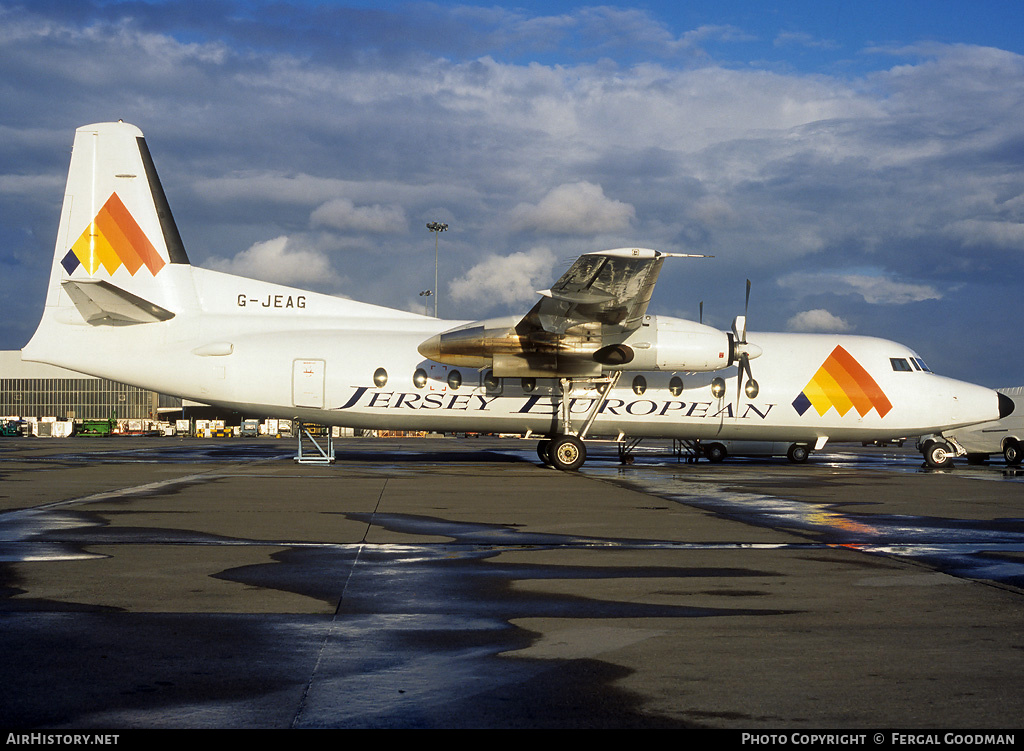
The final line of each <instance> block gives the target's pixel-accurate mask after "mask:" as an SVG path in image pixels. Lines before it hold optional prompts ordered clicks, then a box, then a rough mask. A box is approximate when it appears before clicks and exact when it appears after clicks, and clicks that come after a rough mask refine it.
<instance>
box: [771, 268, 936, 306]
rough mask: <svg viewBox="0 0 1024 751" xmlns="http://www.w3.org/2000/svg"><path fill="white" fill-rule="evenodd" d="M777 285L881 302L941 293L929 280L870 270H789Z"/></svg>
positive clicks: (928, 297) (913, 299)
mask: <svg viewBox="0 0 1024 751" xmlns="http://www.w3.org/2000/svg"><path fill="white" fill-rule="evenodd" d="M779 284H780V286H782V287H784V288H787V289H791V290H796V291H797V292H798V293H801V294H803V295H809V294H820V293H822V292H831V293H833V294H840V295H859V296H860V297H862V298H863V299H864V301H865V302H869V303H872V304H884V305H906V304H907V303H914V302H921V301H923V300H940V299H942V293H941V292H939V291H938V290H937V289H935V287H933V286H932V285H930V284H913V283H910V282H901V281H896V280H894V279H890V278H888V277H886V276H882V275H873V274H856V273H849V274H842V273H820V274H804V273H797V274H789V275H787V276H785V277H783V278H781V279H780V280H779Z"/></svg>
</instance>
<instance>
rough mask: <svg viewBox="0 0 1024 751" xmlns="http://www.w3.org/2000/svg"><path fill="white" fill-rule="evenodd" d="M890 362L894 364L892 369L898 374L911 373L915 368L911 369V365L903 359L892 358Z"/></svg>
mask: <svg viewBox="0 0 1024 751" xmlns="http://www.w3.org/2000/svg"><path fill="white" fill-rule="evenodd" d="M889 362H890V363H892V369H893V370H895V371H897V372H908V373H909V372H911V371H913V368H911V367H910V363H909V362H907V361H906V359H905V358H903V357H890V358H889Z"/></svg>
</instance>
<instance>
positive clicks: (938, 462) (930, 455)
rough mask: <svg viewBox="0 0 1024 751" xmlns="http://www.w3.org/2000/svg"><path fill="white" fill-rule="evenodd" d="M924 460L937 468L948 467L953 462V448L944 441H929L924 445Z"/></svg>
mask: <svg viewBox="0 0 1024 751" xmlns="http://www.w3.org/2000/svg"><path fill="white" fill-rule="evenodd" d="M924 461H925V463H926V464H927V465H928V466H929V467H934V468H935V469H942V468H943V467H948V466H950V465H951V464H952V463H953V449H952V448H950V446H949V444H948V443H945V442H944V441H929V442H928V445H927V446H925V447H924Z"/></svg>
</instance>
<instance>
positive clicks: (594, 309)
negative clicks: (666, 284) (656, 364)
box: [419, 248, 703, 378]
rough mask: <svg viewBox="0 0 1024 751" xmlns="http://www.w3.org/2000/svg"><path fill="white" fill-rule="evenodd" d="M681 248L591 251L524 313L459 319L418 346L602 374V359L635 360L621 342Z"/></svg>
mask: <svg viewBox="0 0 1024 751" xmlns="http://www.w3.org/2000/svg"><path fill="white" fill-rule="evenodd" d="M677 255H680V256H681V255H683V254H680V253H662V252H660V251H657V250H648V249H645V248H619V249H617V250H602V251H598V252H596V253H586V254H584V255H582V256H580V257H579V258H578V259H576V262H575V263H573V265H572V266H571V267H570V268H569V270H568V271H566V272H565V273H564V274H563V275H562V276H561V278H560V279H559V280H558V281H557V282H555V284H554V285H552V287H551V289H548V290H544V291H542V292H540V295H541V299H540V301H539V302H537V304H536V305H534V306H533V308H532V309H531V310H530V312H529V313H527V314H526V315H525V316H524V317H523V318H522V319H516V318H512V319H492V320H487V321H476V322H474V323H471V324H467V325H464V326H460V327H458V328H455V329H452V330H450V331H446V332H443V333H441V334H437V335H435V336H433V337H431V338H430V339H428V340H427V341H425V342H423V343H422V344H420V346H419V351H420V354H422V355H423V356H424V357H427V358H430V359H432V360H435V361H438V362H444V363H447V364H450V365H464V366H470V367H475V368H484V367H493V369H494V374H495V375H496V376H498V377H510V376H522V377H527V376H531V377H549V378H550V377H562V376H592V375H599V374H600V373H601V370H602V366H603V365H611V364H622V363H624V362H628V361H629V360H628V359H624V358H625V357H631V355H627V354H625V353H624V351H623V350H621V349H619V348H617V347H616V344H615V343H616V342H620V341H622V339H624V338H625V337H627V336H628V335H629V334H630V332H632V331H633V330H635V329H637V328H639V327H640V325H641V323H642V322H643V320H644V316H645V314H646V312H647V305H648V304H649V303H650V301H651V294H652V293H653V292H654V283H655V282H656V281H657V279H658V272H660V271H661V266H662V264H663V263H664V262H665V258H667V257H670V256H677ZM696 257H703V256H696Z"/></svg>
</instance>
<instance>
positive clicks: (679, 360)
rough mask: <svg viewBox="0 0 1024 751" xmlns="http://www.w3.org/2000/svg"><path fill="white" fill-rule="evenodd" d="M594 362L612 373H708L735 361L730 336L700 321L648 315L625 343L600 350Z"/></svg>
mask: <svg viewBox="0 0 1024 751" xmlns="http://www.w3.org/2000/svg"><path fill="white" fill-rule="evenodd" d="M594 359H595V360H597V361H598V362H600V363H602V364H603V365H604V366H605V367H606V368H608V369H609V370H668V371H674V370H683V371H691V372H707V371H712V370H720V369H722V368H725V367H728V366H729V364H730V363H731V362H732V361H733V350H732V341H731V338H730V336H729V334H727V333H725V332H724V331H719V330H718V329H714V328H712V327H711V326H705V325H704V324H702V323H697V322H696V321H688V320H686V319H683V318H671V317H669V316H646V317H645V319H644V323H643V325H642V326H640V328H639V329H637V330H636V331H634V332H633V333H631V334H630V335H629V336H628V337H627V338H626V339H624V340H623V341H622V342H619V343H615V344H610V345H607V346H605V347H602V348H601V349H600V350H598V351H597V352H596V353H595V355H594Z"/></svg>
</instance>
